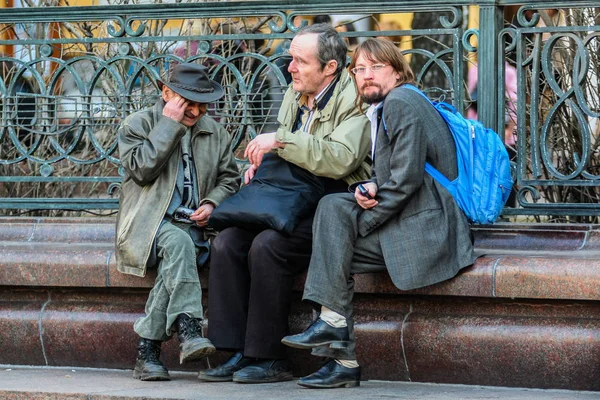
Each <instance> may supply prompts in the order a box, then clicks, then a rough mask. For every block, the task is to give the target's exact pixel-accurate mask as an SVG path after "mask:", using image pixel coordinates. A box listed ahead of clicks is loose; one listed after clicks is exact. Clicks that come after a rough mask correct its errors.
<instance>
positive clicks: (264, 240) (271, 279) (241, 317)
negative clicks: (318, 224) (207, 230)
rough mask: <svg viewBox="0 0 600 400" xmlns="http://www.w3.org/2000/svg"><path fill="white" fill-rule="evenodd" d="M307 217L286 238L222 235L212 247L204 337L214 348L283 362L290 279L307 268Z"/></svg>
mask: <svg viewBox="0 0 600 400" xmlns="http://www.w3.org/2000/svg"><path fill="white" fill-rule="evenodd" d="M311 246H312V216H311V217H310V218H308V219H305V220H303V221H301V222H300V224H299V225H298V227H297V228H296V230H295V231H294V232H293V233H292V234H291V235H290V236H286V235H284V234H281V233H279V232H277V231H274V230H271V229H268V230H264V231H261V232H252V231H247V230H244V229H240V228H228V229H225V230H223V231H222V232H221V233H220V234H219V235H218V236H217V237H216V239H215V240H213V242H212V245H211V260H210V275H209V283H208V310H209V311H208V313H209V318H208V320H209V323H208V337H209V339H210V340H211V341H212V343H213V344H214V345H215V346H216V347H217V348H218V349H225V350H242V351H243V353H244V355H245V356H247V357H258V358H271V359H283V358H285V346H284V345H282V343H281V339H282V338H283V337H284V336H285V335H287V334H288V331H289V328H288V314H289V310H290V303H291V295H292V285H293V281H294V278H295V277H296V276H297V275H298V274H300V273H301V272H303V271H305V270H306V269H307V268H308V264H309V262H310V253H311Z"/></svg>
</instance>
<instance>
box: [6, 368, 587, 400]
mask: <svg viewBox="0 0 600 400" xmlns="http://www.w3.org/2000/svg"><path fill="white" fill-rule="evenodd" d="M196 376H197V374H196V373H189V372H187V373H186V372H173V371H171V378H172V380H171V381H169V382H140V381H138V380H135V379H133V378H132V377H131V370H127V371H126V370H114V369H113V370H108V369H88V368H23V367H16V366H10V365H1V366H0V398H2V399H5V400H22V399H30V400H42V399H43V400H76V399H84V400H109V399H118V400H133V399H165V400H167V399H202V400H218V399H227V400H229V399H240V400H244V399H248V400H250V399H262V400H279V399H283V398H287V399H290V400H292V399H293V400H319V399H334V398H340V397H343V398H344V399H345V400H364V399H375V398H390V399H398V400H417V399H419V400H455V399H463V400H470V399H472V400H475V399H477V400H481V399H499V400H523V399H528V400H549V399H556V400H559V399H560V400H570V399H574V400H575V399H576V400H592V399H598V393H595V392H589V391H570V390H551V389H546V390H540V389H522V388H505V387H485V386H466V385H448V384H426V383H425V384H424V383H408V382H390V381H362V382H361V386H360V387H358V388H353V389H332V390H309V389H305V388H302V387H300V386H298V385H297V384H296V382H295V381H289V382H280V383H270V384H261V385H243V384H238V383H233V382H224V383H205V382H199V381H198V380H197V379H196Z"/></svg>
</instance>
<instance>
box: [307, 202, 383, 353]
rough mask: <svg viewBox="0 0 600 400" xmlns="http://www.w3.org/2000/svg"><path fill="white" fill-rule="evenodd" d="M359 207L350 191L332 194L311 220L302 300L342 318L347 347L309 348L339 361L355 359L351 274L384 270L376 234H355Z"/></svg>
mask: <svg viewBox="0 0 600 400" xmlns="http://www.w3.org/2000/svg"><path fill="white" fill-rule="evenodd" d="M361 211H362V208H361V207H360V206H359V205H358V204H357V203H356V199H355V198H354V194H352V193H336V194H332V195H329V196H326V197H324V198H323V199H321V201H320V202H319V207H318V208H317V213H316V215H315V220H314V222H313V251H312V256H311V259H310V266H309V267H308V275H307V278H306V284H305V286H304V296H303V299H304V300H308V301H310V302H312V303H316V304H319V305H322V306H325V307H327V308H329V309H331V310H333V311H335V312H337V313H338V314H341V315H343V316H345V317H346V321H347V323H348V329H349V331H350V346H349V347H348V348H347V349H344V350H331V349H330V348H329V347H318V348H315V349H313V354H314V355H316V356H322V357H331V358H337V359H340V360H356V351H355V337H354V322H353V318H352V312H353V310H352V297H353V296H354V279H353V278H352V275H353V274H360V273H366V272H375V271H385V270H386V268H385V263H384V260H383V253H382V251H381V245H380V242H379V235H378V233H377V231H374V232H373V233H371V234H370V235H368V236H366V237H360V236H359V234H358V225H357V220H358V216H359V215H360V212H361Z"/></svg>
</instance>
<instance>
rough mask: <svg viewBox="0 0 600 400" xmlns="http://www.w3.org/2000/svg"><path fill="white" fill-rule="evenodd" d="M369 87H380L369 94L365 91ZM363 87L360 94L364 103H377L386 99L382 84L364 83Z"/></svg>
mask: <svg viewBox="0 0 600 400" xmlns="http://www.w3.org/2000/svg"><path fill="white" fill-rule="evenodd" d="M368 87H374V88H378V89H379V90H377V91H375V92H371V93H368V94H367V93H365V89H366V88H368ZM361 89H362V90H361V92H362V93H361V94H360V98H361V100H362V101H363V103H367V104H377V103H381V102H382V101H383V100H385V95H384V94H383V90H382V89H381V86H379V85H377V84H371V85H363V87H362V88H361Z"/></svg>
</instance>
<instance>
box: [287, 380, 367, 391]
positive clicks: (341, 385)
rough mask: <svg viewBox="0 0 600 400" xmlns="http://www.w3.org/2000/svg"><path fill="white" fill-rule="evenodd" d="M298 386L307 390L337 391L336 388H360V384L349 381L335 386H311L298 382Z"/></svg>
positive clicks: (314, 384)
mask: <svg viewBox="0 0 600 400" xmlns="http://www.w3.org/2000/svg"><path fill="white" fill-rule="evenodd" d="M298 385H300V386H304V387H307V388H311V389H337V388H352V387H358V386H360V382H357V381H349V382H339V383H336V384H335V385H319V384H316V383H313V384H311V383H304V382H301V381H298Z"/></svg>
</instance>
